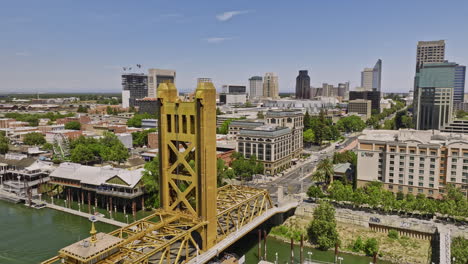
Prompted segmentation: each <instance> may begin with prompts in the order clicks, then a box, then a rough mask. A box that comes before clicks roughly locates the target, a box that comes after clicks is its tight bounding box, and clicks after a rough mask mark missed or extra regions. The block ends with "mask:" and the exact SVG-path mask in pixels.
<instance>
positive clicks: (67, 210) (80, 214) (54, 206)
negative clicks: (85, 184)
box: [34, 200, 127, 227]
mask: <svg viewBox="0 0 468 264" xmlns="http://www.w3.org/2000/svg"><path fill="white" fill-rule="evenodd" d="M34 202H39V201H37V200H35V201H34ZM42 202H43V201H42ZM43 203H45V202H43ZM45 204H46V205H47V207H48V208H51V209H55V210H57V211H62V212H65V213H69V214H74V215H77V216H81V217H86V218H88V219H89V218H90V217H91V216H92V215H91V214H88V213H83V212H79V211H76V210H73V209H69V208H65V207H62V206H58V205H55V204H50V203H45ZM96 219H97V220H98V221H100V222H103V223H106V224H110V225H114V226H118V227H124V226H127V224H126V223H122V222H119V221H116V220H113V219H108V218H104V217H99V216H96Z"/></svg>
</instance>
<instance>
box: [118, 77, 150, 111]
mask: <svg viewBox="0 0 468 264" xmlns="http://www.w3.org/2000/svg"><path fill="white" fill-rule="evenodd" d="M146 96H148V76H147V75H146V74H143V73H125V74H122V107H124V108H128V107H132V106H135V101H136V99H140V98H144V97H146Z"/></svg>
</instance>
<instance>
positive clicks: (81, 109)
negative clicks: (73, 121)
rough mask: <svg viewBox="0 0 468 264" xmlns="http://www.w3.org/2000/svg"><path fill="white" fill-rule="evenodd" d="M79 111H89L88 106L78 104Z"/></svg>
mask: <svg viewBox="0 0 468 264" xmlns="http://www.w3.org/2000/svg"><path fill="white" fill-rule="evenodd" d="M76 111H77V112H78V113H88V108H87V107H85V106H82V105H79V106H78V109H77V110H76Z"/></svg>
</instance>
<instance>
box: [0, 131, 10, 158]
mask: <svg viewBox="0 0 468 264" xmlns="http://www.w3.org/2000/svg"><path fill="white" fill-rule="evenodd" d="M9 143H10V142H9V140H8V138H7V137H6V136H5V133H4V132H3V131H0V154H5V153H7V152H8V150H9V145H8V144H9Z"/></svg>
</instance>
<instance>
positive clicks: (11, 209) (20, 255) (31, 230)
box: [0, 200, 116, 264]
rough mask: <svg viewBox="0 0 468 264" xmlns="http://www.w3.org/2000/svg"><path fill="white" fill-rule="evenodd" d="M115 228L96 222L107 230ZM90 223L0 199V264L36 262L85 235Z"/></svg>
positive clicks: (103, 230) (99, 227)
mask: <svg viewBox="0 0 468 264" xmlns="http://www.w3.org/2000/svg"><path fill="white" fill-rule="evenodd" d="M115 228H116V227H114V226H112V225H108V224H105V223H99V222H98V223H96V229H97V230H98V232H99V231H102V232H110V231H112V230H114V229H115ZM90 229H91V223H90V222H89V221H88V220H87V219H85V218H83V217H79V216H75V215H71V214H68V213H64V212H59V211H56V210H53V209H49V208H44V209H40V210H37V209H33V208H28V207H26V206H25V205H24V204H12V203H9V202H5V201H1V200H0V264H29V263H39V262H40V261H43V260H46V259H48V258H51V257H53V256H55V255H56V254H57V252H58V250H59V249H61V248H63V247H65V246H67V245H69V244H72V243H74V242H76V241H78V240H79V239H80V238H81V239H83V238H85V237H88V236H89V231H90Z"/></svg>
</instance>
